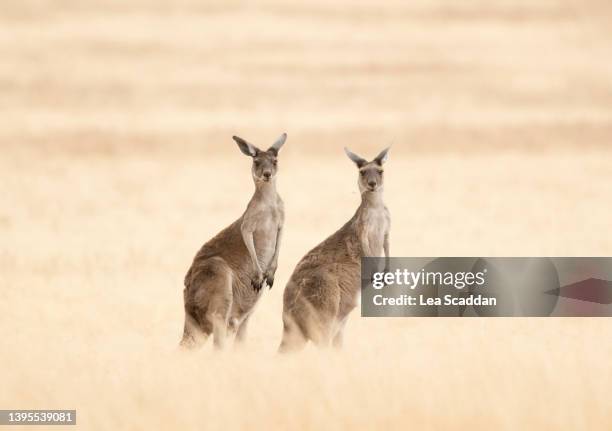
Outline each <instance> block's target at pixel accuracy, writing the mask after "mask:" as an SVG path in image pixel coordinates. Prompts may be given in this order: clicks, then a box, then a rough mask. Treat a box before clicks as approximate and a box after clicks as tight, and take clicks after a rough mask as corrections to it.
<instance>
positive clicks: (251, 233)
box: [181, 134, 287, 348]
mask: <svg viewBox="0 0 612 431" xmlns="http://www.w3.org/2000/svg"><path fill="white" fill-rule="evenodd" d="M233 138H234V140H235V141H236V143H237V144H238V147H239V148H240V150H241V151H242V152H243V153H244V154H246V155H248V156H250V157H252V158H253V164H252V168H251V173H252V176H253V180H254V182H255V193H254V194H253V197H252V198H251V200H250V202H249V204H248V206H247V209H246V211H245V212H244V214H243V215H242V216H241V217H240V218H239V219H238V220H236V221H235V222H234V223H232V224H231V225H229V226H228V227H227V228H225V229H224V230H222V231H221V232H220V233H219V234H217V236H215V237H214V238H213V239H211V240H210V241H208V242H207V243H206V244H204V245H203V246H202V248H201V249H200V251H199V252H198V253H197V255H196V256H195V258H194V260H193V263H192V264H191V268H189V271H188V272H187V275H186V276H185V289H184V290H183V299H184V303H185V327H184V331H183V339H182V340H181V345H183V346H185V347H194V346H197V345H200V344H201V343H202V342H203V341H205V340H206V339H207V338H208V336H209V335H210V334H211V333H212V334H213V338H214V344H215V346H216V347H219V348H220V347H223V345H224V341H225V338H226V336H227V333H228V332H230V333H234V332H236V340H237V341H242V340H244V337H245V334H246V328H247V324H248V320H249V317H250V315H251V312H252V311H253V307H254V306H255V304H256V303H257V301H258V300H259V298H260V297H261V294H262V292H263V289H262V287H263V285H264V284H267V285H268V286H269V287H270V288H272V285H273V283H274V274H275V272H276V267H277V265H278V253H279V247H280V240H281V235H282V230H283V222H284V209H283V201H282V200H281V198H280V196H279V195H278V193H277V192H276V172H277V156H278V151H279V150H280V148H281V147H282V145H283V144H284V143H285V139H286V138H287V135H286V134H283V135H281V137H280V138H279V139H278V140H277V141H276V142H275V143H274V145H272V146H271V147H270V148H269V149H268V150H267V151H262V150H260V149H258V148H257V147H255V146H254V145H252V144H249V143H248V142H246V141H245V140H244V139H241V138H239V137H237V136H234V137H233Z"/></svg>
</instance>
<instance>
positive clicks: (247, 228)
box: [241, 223, 264, 292]
mask: <svg viewBox="0 0 612 431" xmlns="http://www.w3.org/2000/svg"><path fill="white" fill-rule="evenodd" d="M254 231H255V227H254V226H251V224H249V223H243V224H242V228H241V233H242V240H243V241H244V244H245V245H246V248H247V250H248V251H249V255H250V256H251V260H252V261H253V268H255V277H254V278H253V279H251V286H252V287H253V289H255V290H256V291H258V292H259V290H260V289H261V286H262V284H263V280H264V276H263V271H262V270H261V266H259V260H258V259H257V252H256V251H255V243H254V241H253V232H254Z"/></svg>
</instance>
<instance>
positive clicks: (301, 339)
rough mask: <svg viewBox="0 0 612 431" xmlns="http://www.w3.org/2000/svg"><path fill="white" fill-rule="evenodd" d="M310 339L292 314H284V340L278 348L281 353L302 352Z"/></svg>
mask: <svg viewBox="0 0 612 431" xmlns="http://www.w3.org/2000/svg"><path fill="white" fill-rule="evenodd" d="M307 341H308V339H307V338H306V336H305V335H304V333H303V331H302V329H300V327H299V325H298V323H297V322H296V321H295V319H294V317H293V316H292V315H290V313H283V338H282V340H281V344H280V346H279V348H278V352H279V353H289V352H297V351H299V350H302V349H303V348H304V346H305V345H306V342H307Z"/></svg>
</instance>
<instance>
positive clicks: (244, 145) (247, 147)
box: [232, 136, 259, 157]
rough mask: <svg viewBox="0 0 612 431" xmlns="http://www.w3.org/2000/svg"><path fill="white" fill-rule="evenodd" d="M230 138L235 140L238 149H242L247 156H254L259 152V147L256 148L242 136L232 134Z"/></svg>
mask: <svg viewBox="0 0 612 431" xmlns="http://www.w3.org/2000/svg"><path fill="white" fill-rule="evenodd" d="M232 139H233V140H234V141H236V143H237V144H238V147H239V148H240V151H242V152H243V153H244V154H246V155H247V156H251V157H255V156H256V155H257V153H258V152H259V148H257V147H256V146H255V145H253V144H249V143H248V142H247V141H245V140H244V139H242V138H239V137H238V136H232Z"/></svg>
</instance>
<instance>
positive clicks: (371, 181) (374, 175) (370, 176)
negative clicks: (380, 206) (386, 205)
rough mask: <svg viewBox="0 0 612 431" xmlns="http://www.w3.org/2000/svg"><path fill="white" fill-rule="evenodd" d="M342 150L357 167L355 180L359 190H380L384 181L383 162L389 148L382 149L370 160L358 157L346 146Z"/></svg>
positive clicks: (364, 191) (365, 191) (362, 191)
mask: <svg viewBox="0 0 612 431" xmlns="http://www.w3.org/2000/svg"><path fill="white" fill-rule="evenodd" d="M344 151H345V152H346V155H347V156H348V157H349V159H351V160H352V161H353V162H354V163H355V164H356V165H357V168H358V169H359V179H358V180H357V183H358V184H359V191H360V192H361V193H362V194H363V193H368V192H376V191H378V190H382V188H383V185H384V181H385V177H384V175H383V174H384V169H383V164H384V163H385V162H386V161H387V157H388V156H387V153H388V152H389V148H385V149H384V150H382V151H381V153H380V154H379V155H378V156H376V157H375V158H374V160H372V161H371V162H368V161H367V160H366V159H364V158H361V157H359V156H358V155H357V154H355V153H353V152H351V151H350V150H349V149H348V148H345V149H344Z"/></svg>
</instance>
